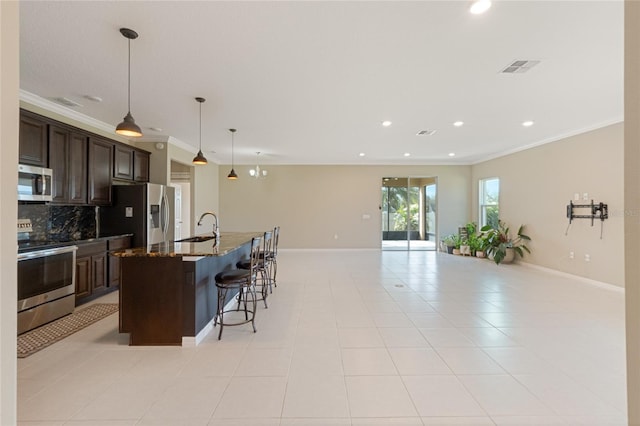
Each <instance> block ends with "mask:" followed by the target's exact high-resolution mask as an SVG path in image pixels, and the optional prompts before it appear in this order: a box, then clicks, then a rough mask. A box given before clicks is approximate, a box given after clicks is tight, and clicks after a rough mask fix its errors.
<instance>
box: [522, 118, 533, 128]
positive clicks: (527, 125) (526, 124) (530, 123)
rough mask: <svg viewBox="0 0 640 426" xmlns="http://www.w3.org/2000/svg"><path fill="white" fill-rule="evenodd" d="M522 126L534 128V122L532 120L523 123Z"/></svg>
mask: <svg viewBox="0 0 640 426" xmlns="http://www.w3.org/2000/svg"><path fill="white" fill-rule="evenodd" d="M522 125H523V126H524V127H531V126H533V121H531V120H527V121H523V122H522Z"/></svg>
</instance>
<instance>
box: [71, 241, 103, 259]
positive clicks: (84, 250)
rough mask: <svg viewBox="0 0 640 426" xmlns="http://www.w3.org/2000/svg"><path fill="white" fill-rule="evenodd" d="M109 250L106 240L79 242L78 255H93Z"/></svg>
mask: <svg viewBox="0 0 640 426" xmlns="http://www.w3.org/2000/svg"><path fill="white" fill-rule="evenodd" d="M106 251H107V242H106V241H96V242H93V243H85V244H78V251H77V252H76V257H85V256H91V255H93V254H96V253H102V254H104V253H105V252H106Z"/></svg>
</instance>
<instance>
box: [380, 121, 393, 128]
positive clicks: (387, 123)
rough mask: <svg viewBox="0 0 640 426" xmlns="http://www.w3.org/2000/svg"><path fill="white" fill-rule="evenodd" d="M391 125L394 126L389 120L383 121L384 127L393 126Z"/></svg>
mask: <svg viewBox="0 0 640 426" xmlns="http://www.w3.org/2000/svg"><path fill="white" fill-rule="evenodd" d="M391 124H392V123H391V122H390V121H389V120H385V121H383V122H382V125H383V126H384V127H389V126H391Z"/></svg>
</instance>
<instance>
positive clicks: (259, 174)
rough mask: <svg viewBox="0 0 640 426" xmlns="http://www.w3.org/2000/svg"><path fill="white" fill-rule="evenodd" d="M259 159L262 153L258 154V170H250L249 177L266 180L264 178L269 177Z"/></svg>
mask: <svg viewBox="0 0 640 426" xmlns="http://www.w3.org/2000/svg"><path fill="white" fill-rule="evenodd" d="M259 157H260V151H258V152H256V168H255V169H249V175H250V176H251V177H252V178H256V179H264V178H266V177H267V171H266V170H264V169H261V168H260V163H259V161H258V158H259Z"/></svg>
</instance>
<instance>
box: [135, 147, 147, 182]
mask: <svg viewBox="0 0 640 426" xmlns="http://www.w3.org/2000/svg"><path fill="white" fill-rule="evenodd" d="M133 171H134V176H133V178H134V180H135V181H136V182H149V153H148V152H144V151H137V150H136V151H134V152H133Z"/></svg>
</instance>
